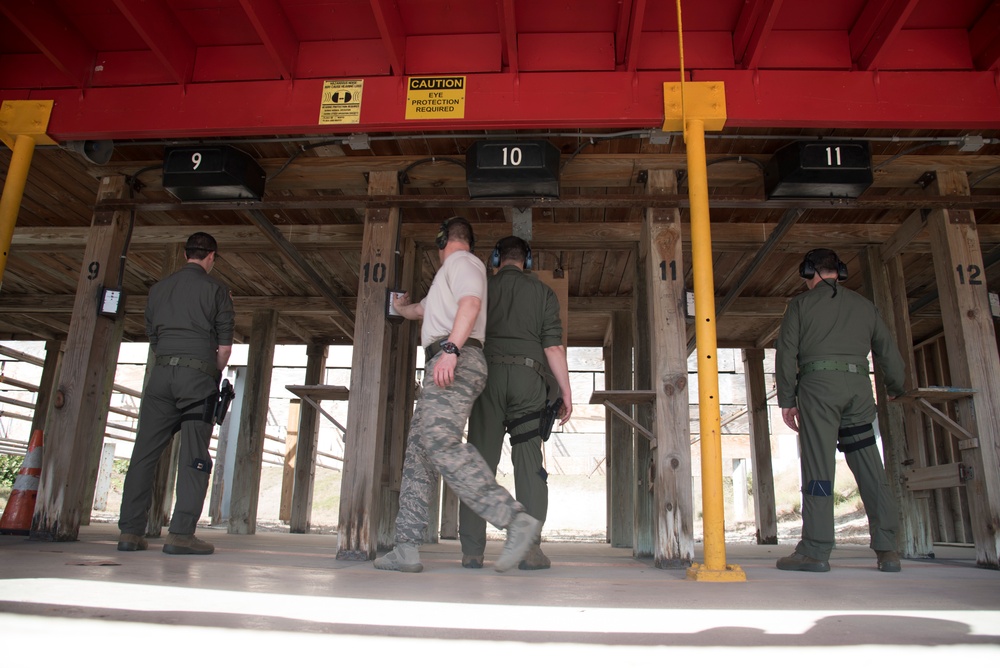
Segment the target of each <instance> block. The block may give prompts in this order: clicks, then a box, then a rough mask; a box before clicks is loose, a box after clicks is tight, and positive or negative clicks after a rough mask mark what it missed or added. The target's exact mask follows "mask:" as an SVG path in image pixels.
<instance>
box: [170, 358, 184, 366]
mask: <svg viewBox="0 0 1000 668" xmlns="http://www.w3.org/2000/svg"><path fill="white" fill-rule="evenodd" d="M180 363H181V358H180V357H171V358H170V360H169V361H168V362H167V365H168V366H177V365H178V364H180Z"/></svg>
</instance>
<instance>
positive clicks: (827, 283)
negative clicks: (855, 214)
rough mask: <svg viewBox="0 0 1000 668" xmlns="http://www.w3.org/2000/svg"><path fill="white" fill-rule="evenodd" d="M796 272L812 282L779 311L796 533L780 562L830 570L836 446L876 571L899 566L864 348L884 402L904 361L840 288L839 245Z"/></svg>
mask: <svg viewBox="0 0 1000 668" xmlns="http://www.w3.org/2000/svg"><path fill="white" fill-rule="evenodd" d="M799 274H800V275H801V276H802V278H804V279H805V281H806V286H807V287H808V288H809V289H808V290H807V291H806V292H804V293H802V294H800V295H797V296H796V297H794V298H793V299H792V300H791V301H790V302H789V304H788V308H787V310H786V311H785V316H784V319H783V320H782V323H781V332H780V333H779V335H778V342H777V356H776V359H775V381H776V383H777V386H778V405H779V407H780V408H781V415H782V418H783V419H784V421H785V424H787V425H788V426H789V427H790V428H791V429H792V430H794V431H796V432H798V433H799V443H800V449H801V456H802V485H803V487H802V539H801V540H800V541H799V543H798V545H797V546H796V547H795V552H794V553H793V554H791V555H790V556H788V557H782V558H781V559H778V562H777V567H778V568H779V569H781V570H786V571H810V572H826V571H829V570H830V562H829V558H830V552H831V551H832V550H833V544H834V531H833V479H834V472H835V458H836V450H840V451H841V452H843V453H844V457H845V458H846V459H847V464H848V466H849V467H850V469H851V472H852V473H853V474H854V477H855V479H856V480H857V483H858V489H859V490H860V492H861V500H862V502H863V503H864V506H865V512H866V513H867V514H868V528H869V531H870V532H871V547H872V549H873V550H875V554H876V556H877V566H878V569H879V570H880V571H885V572H897V571H899V570H900V563H899V555H898V554H897V553H896V530H897V528H898V525H899V516H898V510H897V507H896V503H895V501H894V500H893V498H892V494H891V492H890V490H889V484H888V481H887V479H886V474H885V470H884V469H883V467H882V460H881V458H880V457H879V452H878V448H877V447H876V441H875V431H874V428H873V421H874V420H875V400H874V397H873V396H872V386H871V379H870V377H869V375H868V353H869V351H870V352H871V353H872V354H873V356H874V358H875V362H876V363H877V364H878V366H879V368H880V369H881V371H882V378H883V380H884V382H885V387H886V392H887V394H888V396H889V399H890V400H892V399H895V398H896V397H897V396H899V395H900V394H902V393H903V359H902V357H901V356H900V354H899V350H898V349H897V348H896V344H895V342H894V341H893V340H892V337H891V335H890V333H889V331H888V328H887V327H886V325H885V322H884V321H883V320H882V318H881V316H880V315H879V313H878V311H877V310H876V309H875V306H874V304H872V303H871V302H870V301H868V300H867V299H865V298H864V297H862V296H860V295H858V294H857V293H855V292H852V291H850V290H847V289H844V288H842V287H838V285H837V283H838V282H840V281H844V280H846V278H847V267H846V265H844V263H842V262H841V261H840V259H839V258H838V257H837V254H836V253H834V252H833V251H831V250H828V249H825V248H817V249H814V250H811V251H809V253H807V254H806V256H805V259H804V260H803V261H802V264H801V265H800V266H799Z"/></svg>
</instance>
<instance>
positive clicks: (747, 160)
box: [42, 138, 1000, 197]
mask: <svg viewBox="0 0 1000 668" xmlns="http://www.w3.org/2000/svg"><path fill="white" fill-rule="evenodd" d="M709 139H710V140H711V138H709ZM345 140H346V139H345ZM376 141H377V139H376V140H373V143H375V142H376ZM553 141H558V138H553ZM915 141H918V140H915ZM237 146H238V144H237ZM877 148H878V146H877V145H876V150H877ZM42 150H50V149H42ZM317 150H319V149H317ZM429 157H431V156H426V155H423V156H416V155H404V156H346V155H343V152H342V151H341V154H340V155H325V156H300V157H297V158H296V159H295V160H294V161H292V162H291V163H290V164H288V166H287V167H284V166H285V164H286V163H288V159H287V158H262V159H259V160H257V162H258V163H259V164H260V166H261V167H262V168H263V169H264V171H265V172H266V173H268V174H276V176H274V177H273V178H270V179H269V180H268V182H267V192H268V197H270V196H271V194H273V193H279V192H281V191H288V190H291V191H301V190H331V189H343V188H345V187H350V186H353V187H355V188H363V189H365V190H363V191H362V192H366V191H367V190H366V186H365V178H366V175H367V174H368V173H370V172H373V171H399V172H401V171H404V170H407V168H408V167H409V166H410V165H413V164H414V163H415V162H418V161H420V160H424V159H426V158H429ZM727 157H730V156H729V154H725V153H710V154H709V155H707V156H706V161H707V162H708V163H710V164H709V166H708V179H709V186H710V187H713V188H729V187H732V188H746V187H754V186H760V187H761V188H762V189H763V177H762V176H761V173H760V169H759V168H758V167H757V166H756V164H754V161H756V162H764V163H766V162H767V161H768V160H769V159H770V158H771V156H770V154H765V153H755V154H746V155H743V156H742V157H743V158H744V160H742V161H735V160H723V159H724V158H727ZM890 160H891V165H892V167H891V169H890V168H889V162H888V161H890ZM883 163H886V167H885V168H883V167H882V164H883ZM158 167H162V162H151V161H128V162H125V161H122V162H114V163H109V164H107V165H104V166H99V165H85V166H84V168H85V169H86V171H87V173H88V174H89V175H90V176H92V177H95V178H98V179H100V178H103V177H105V176H113V175H115V174H134V173H136V172H138V171H139V170H141V169H147V168H153V169H154V170H155V169H156V168H158ZM282 167H284V169H282ZM995 167H1000V155H997V154H983V155H980V154H975V153H965V154H958V155H914V154H911V155H904V156H898V157H897V156H893V155H875V156H873V157H872V169H873V172H874V179H875V180H874V183H873V184H872V187H873V188H917V187H918V186H917V180H918V179H919V178H920V176H921V175H922V174H924V173H926V172H937V171H942V170H962V171H966V172H970V173H973V172H984V171H988V170H990V169H993V168H995ZM653 169H673V170H686V169H687V157H686V156H685V154H683V153H644V154H640V155H631V154H597V153H595V154H589V153H581V154H580V155H577V156H576V157H575V158H573V159H572V161H567V162H566V164H565V165H563V167H562V168H561V169H560V174H559V182H560V186H561V187H563V188H585V187H601V188H607V187H612V186H613V187H629V186H638V185H640V183H639V182H640V181H641V178H642V173H643V172H647V171H649V170H653ZM279 170H280V173H279ZM406 177H407V179H408V180H409V184H408V185H407V188H408V189H417V190H419V189H421V188H431V187H436V188H442V187H444V188H459V189H462V190H464V189H465V188H466V181H465V171H464V170H463V169H462V167H461V166H460V165H456V164H455V163H452V162H447V161H440V160H439V161H435V162H427V163H423V164H421V165H419V166H417V167H414V168H413V169H410V170H409V171H407V173H406ZM140 180H141V181H142V183H143V192H149V193H154V192H162V191H163V186H162V175H161V174H160V173H159V172H158V171H152V172H147V173H146V174H145V175H143V176H142V177H141V179H140ZM982 185H983V187H989V186H992V187H997V185H1000V174H997V175H996V177H994V178H991V179H988V180H987V181H986V182H984V183H983V184H982Z"/></svg>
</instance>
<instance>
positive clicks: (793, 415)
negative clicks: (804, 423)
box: [781, 408, 799, 433]
mask: <svg viewBox="0 0 1000 668" xmlns="http://www.w3.org/2000/svg"><path fill="white" fill-rule="evenodd" d="M781 419H782V420H784V421H785V424H787V425H788V428H789V429H791V430H792V431H794V432H796V433H797V432H798V431H799V409H798V408H782V409H781Z"/></svg>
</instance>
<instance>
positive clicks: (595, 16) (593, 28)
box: [515, 0, 674, 33]
mask: <svg viewBox="0 0 1000 668" xmlns="http://www.w3.org/2000/svg"><path fill="white" fill-rule="evenodd" d="M664 4H666V3H664ZM669 4H670V5H671V6H674V3H673V2H671V3H669ZM623 5H625V6H627V5H628V2H625V0H577V1H572V0H561V1H555V0H549V1H547V2H539V1H538V0H517V2H516V10H515V13H516V14H517V31H518V32H519V33H526V32H532V33H533V32H542V33H548V32H551V33H563V32H611V33H613V32H614V31H615V28H616V27H617V26H618V12H619V11H620V9H621V7H622V6H623Z"/></svg>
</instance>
